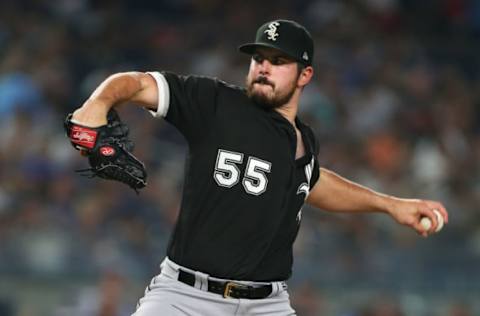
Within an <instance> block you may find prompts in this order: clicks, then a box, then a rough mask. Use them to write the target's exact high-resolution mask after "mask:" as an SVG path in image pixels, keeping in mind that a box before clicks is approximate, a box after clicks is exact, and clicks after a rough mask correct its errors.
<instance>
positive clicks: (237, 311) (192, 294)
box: [132, 258, 296, 316]
mask: <svg viewBox="0 0 480 316" xmlns="http://www.w3.org/2000/svg"><path fill="white" fill-rule="evenodd" d="M180 268H181V269H182V270H185V271H188V272H190V273H193V274H195V286H190V285H187V284H184V283H182V282H180V281H178V280H177V279H178V272H179V269H180ZM209 279H213V280H215V281H228V280H223V279H218V278H212V277H210V276H208V275H207V274H204V273H201V272H198V271H193V270H190V269H187V268H184V267H181V266H179V265H178V264H176V263H174V262H172V261H171V260H169V259H168V258H166V259H165V260H164V261H163V262H162V264H161V273H160V274H159V275H157V276H155V277H154V278H153V279H152V282H151V283H150V285H149V286H148V287H147V289H146V290H145V296H144V297H142V298H141V299H140V301H139V302H138V305H137V310H136V312H135V313H134V314H133V315H132V316H160V315H162V316H163V315H165V316H180V315H181V316H230V315H231V316H234V315H235V316H240V315H244V316H246V315H252V316H253V315H262V316H295V315H296V314H295V311H294V310H293V309H292V307H291V306H290V299H289V295H288V292H287V286H286V284H285V282H272V283H271V284H272V293H271V294H270V295H269V296H268V297H266V298H264V299H237V298H230V297H227V298H224V297H223V296H221V295H219V294H216V293H211V292H208V291H207V290H206V289H207V288H208V280H209ZM238 283H241V284H247V285H264V284H267V283H261V282H247V281H238Z"/></svg>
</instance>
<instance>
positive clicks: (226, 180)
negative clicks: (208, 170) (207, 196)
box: [213, 149, 272, 195]
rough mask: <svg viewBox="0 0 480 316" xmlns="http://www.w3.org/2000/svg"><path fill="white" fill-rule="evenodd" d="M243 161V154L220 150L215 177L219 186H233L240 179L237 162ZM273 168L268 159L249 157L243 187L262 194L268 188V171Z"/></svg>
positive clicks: (248, 190)
mask: <svg viewBox="0 0 480 316" xmlns="http://www.w3.org/2000/svg"><path fill="white" fill-rule="evenodd" d="M242 162H243V154H242V153H237V152H232V151H227V150H223V149H219V150H218V155H217V161H216V164H215V171H214V173H213V178H214V179H215V181H216V182H217V184H218V185H219V186H222V187H226V188H231V187H233V186H234V185H236V184H237V183H238V182H239V180H240V170H239V169H238V167H237V164H241V163H242ZM271 169H272V164H271V163H270V162H268V161H265V160H262V159H258V158H255V157H248V162H247V167H246V169H245V175H244V177H243V181H242V184H243V187H244V188H245V191H246V192H247V193H249V194H253V195H260V194H262V193H263V192H265V190H266V189H267V184H268V179H267V175H266V173H269V172H270V170H271Z"/></svg>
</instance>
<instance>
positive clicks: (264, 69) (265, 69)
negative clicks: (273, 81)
mask: <svg viewBox="0 0 480 316" xmlns="http://www.w3.org/2000/svg"><path fill="white" fill-rule="evenodd" d="M258 67H259V69H260V71H259V72H260V74H262V75H264V74H270V70H271V68H272V64H271V63H270V61H269V60H268V59H266V58H265V59H264V60H262V62H260V63H258Z"/></svg>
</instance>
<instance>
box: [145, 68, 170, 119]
mask: <svg viewBox="0 0 480 316" xmlns="http://www.w3.org/2000/svg"><path fill="white" fill-rule="evenodd" d="M147 74H149V75H150V76H152V77H153V79H155V82H156V83H157V89H158V104H157V110H156V111H152V110H149V112H150V113H151V114H152V115H153V116H154V117H165V116H166V115H167V113H168V107H169V105H170V88H169V86H168V82H167V79H165V76H163V75H162V74H161V73H160V72H158V71H155V72H147Z"/></svg>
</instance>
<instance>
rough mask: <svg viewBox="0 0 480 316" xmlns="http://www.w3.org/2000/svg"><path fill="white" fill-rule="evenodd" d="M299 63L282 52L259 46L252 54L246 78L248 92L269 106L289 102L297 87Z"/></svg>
mask: <svg viewBox="0 0 480 316" xmlns="http://www.w3.org/2000/svg"><path fill="white" fill-rule="evenodd" d="M298 78H299V71H298V65H297V63H296V62H295V61H294V60H293V59H292V58H289V57H287V56H285V55H284V54H283V53H282V52H280V51H278V50H276V49H271V48H259V49H257V51H256V52H255V54H254V55H253V56H252V61H251V63H250V70H249V72H248V75H247V79H246V86H247V94H248V96H249V97H250V98H252V99H253V100H254V101H255V102H256V103H258V104H261V105H263V106H265V107H267V108H271V109H274V108H278V107H281V106H283V105H284V104H286V103H288V102H289V101H290V99H291V98H292V96H293V94H294V93H295V90H296V89H297V81H298Z"/></svg>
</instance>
